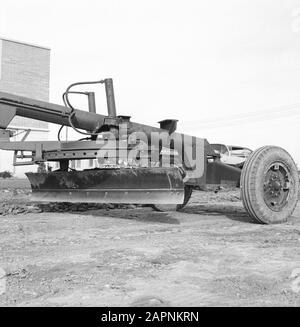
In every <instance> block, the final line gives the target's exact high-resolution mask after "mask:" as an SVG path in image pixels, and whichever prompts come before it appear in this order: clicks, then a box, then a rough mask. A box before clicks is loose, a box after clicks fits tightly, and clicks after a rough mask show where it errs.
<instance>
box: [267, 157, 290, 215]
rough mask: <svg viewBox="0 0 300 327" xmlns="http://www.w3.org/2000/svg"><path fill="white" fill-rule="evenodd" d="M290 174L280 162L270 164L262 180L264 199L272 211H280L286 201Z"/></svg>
mask: <svg viewBox="0 0 300 327" xmlns="http://www.w3.org/2000/svg"><path fill="white" fill-rule="evenodd" d="M289 181H290V174H289V171H288V169H287V168H286V167H285V166H284V165H283V164H281V163H275V164H272V165H271V167H269V169H268V170H267V173H266V175H265V180H264V201H265V203H266V204H267V206H268V207H269V208H270V209H272V210H273V211H280V210H281V209H282V208H283V207H284V206H285V205H286V203H287V197H288V194H289Z"/></svg>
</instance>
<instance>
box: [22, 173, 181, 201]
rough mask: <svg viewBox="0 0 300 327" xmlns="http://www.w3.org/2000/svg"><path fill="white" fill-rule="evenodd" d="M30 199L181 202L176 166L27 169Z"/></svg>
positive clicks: (179, 174) (179, 176)
mask: <svg viewBox="0 0 300 327" xmlns="http://www.w3.org/2000/svg"><path fill="white" fill-rule="evenodd" d="M26 175H27V177H28V179H29V181H30V184H31V188H32V201H38V202H97V203H134V204H180V203H183V198H184V185H183V181H182V175H181V173H180V171H179V169H178V168H162V167H156V168H122V169H120V168H118V169H91V170H84V171H70V172H63V171H57V172H49V173H27V174H26Z"/></svg>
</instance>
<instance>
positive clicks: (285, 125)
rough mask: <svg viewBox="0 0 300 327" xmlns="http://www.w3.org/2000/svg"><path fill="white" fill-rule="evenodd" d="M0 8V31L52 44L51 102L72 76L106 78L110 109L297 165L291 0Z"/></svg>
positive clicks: (7, 0)
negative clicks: (172, 123)
mask: <svg viewBox="0 0 300 327" xmlns="http://www.w3.org/2000/svg"><path fill="white" fill-rule="evenodd" d="M0 4H1V5H0V35H1V36H3V37H7V38H11V39H16V40H20V41H24V42H29V43H36V44H40V45H44V46H48V47H50V48H51V80H50V100H51V102H56V103H61V94H62V92H63V91H64V90H65V89H66V87H67V86H68V85H69V84H70V83H72V82H75V81H85V80H98V79H103V78H107V77H112V78H113V79H114V86H115V96H116V104H117V112H118V114H124V115H131V116H132V120H133V121H136V122H140V123H146V124H151V125H154V126H158V125H157V122H158V121H160V120H162V119H166V118H173V119H178V120H179V122H178V131H180V132H183V133H187V134H190V135H195V136H198V137H204V138H207V139H208V141H209V142H210V143H225V144H234V145H243V146H247V147H250V148H252V149H255V148H258V147H260V146H263V145H268V144H269V145H279V146H282V147H284V148H285V149H287V150H288V151H289V152H290V153H291V154H292V156H293V157H294V159H295V161H296V162H297V163H298V165H299V166H300V146H299V136H300V1H296V0H227V1H222V0H209V1H208V0H207V1H200V0H185V1H183V0H182V1H178V0H172V1H170V0H151V1H143V0H126V1H122V0H110V1H107V0H85V1H77V0H73V1H65V0H60V1H55V0H52V1H43V0H23V1H20V0H19V1H16V0H0ZM95 90H97V104H98V106H97V110H98V112H99V113H105V112H106V106H105V98H104V90H103V89H102V88H101V86H98V87H96V88H95ZM78 106H79V107H80V108H81V107H82V108H83V107H85V104H84V103H83V102H81V101H78V100H77V107H78ZM56 130H57V129H55V131H56Z"/></svg>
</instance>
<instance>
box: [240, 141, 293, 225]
mask: <svg viewBox="0 0 300 327" xmlns="http://www.w3.org/2000/svg"><path fill="white" fill-rule="evenodd" d="M298 190H299V176H298V171H297V167H296V165H295V162H294V161H293V159H292V157H291V156H290V155H289V153H288V152H287V151H285V150H284V149H282V148H280V147H276V146H264V147H262V148H259V149H257V150H256V151H254V152H253V153H252V154H251V156H250V157H248V159H247V160H246V162H245V164H244V167H243V169H242V173H241V198H242V201H243V205H244V207H245V209H246V211H247V212H248V214H249V215H250V217H251V218H253V219H254V220H255V221H256V222H259V223H263V224H276V223H283V222H286V221H287V219H288V217H289V216H291V215H292V213H293V212H294V209H295V207H296V204H297V200H298Z"/></svg>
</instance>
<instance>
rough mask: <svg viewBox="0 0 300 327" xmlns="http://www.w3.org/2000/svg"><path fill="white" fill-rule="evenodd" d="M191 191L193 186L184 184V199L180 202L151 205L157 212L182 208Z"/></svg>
mask: <svg viewBox="0 0 300 327" xmlns="http://www.w3.org/2000/svg"><path fill="white" fill-rule="evenodd" d="M192 193H193V187H192V186H189V185H186V186H185V187H184V199H183V203H182V204H174V205H168V204H166V205H165V204H151V207H152V208H153V209H154V210H155V211H159V212H166V211H178V210H180V209H182V208H183V207H184V206H185V205H186V204H187V203H188V201H189V199H190V198H191V195H192Z"/></svg>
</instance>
